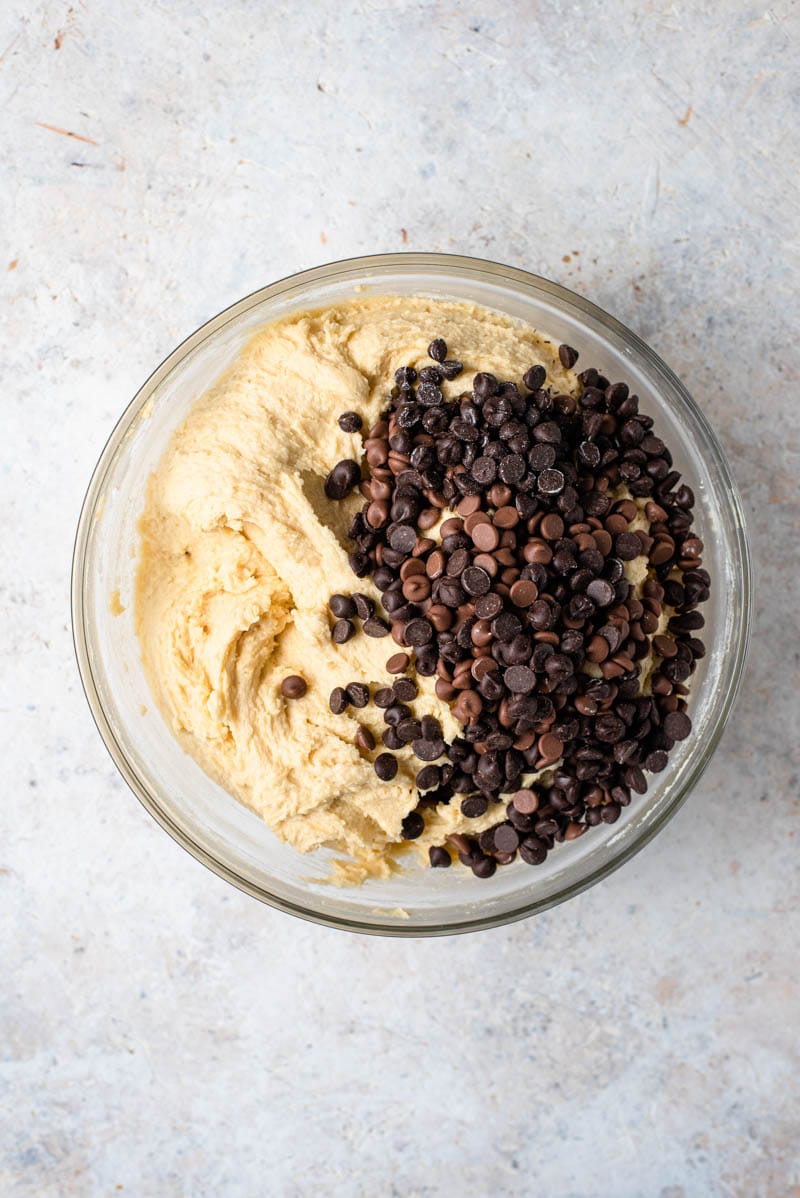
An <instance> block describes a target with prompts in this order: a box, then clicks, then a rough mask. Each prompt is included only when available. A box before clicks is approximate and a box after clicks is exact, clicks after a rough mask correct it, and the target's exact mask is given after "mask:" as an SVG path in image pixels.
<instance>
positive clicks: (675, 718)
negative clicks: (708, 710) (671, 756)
mask: <svg viewBox="0 0 800 1198" xmlns="http://www.w3.org/2000/svg"><path fill="white" fill-rule="evenodd" d="M663 727H664V731H665V732H666V734H667V736H668V737H669V738H670V740H686V737H687V736H688V735H689V733H690V732H691V731H692V721H691V720H690V719H689V717H688V715H686V713H685V712H683V711H671V712H670V713H669V714H668V715H667V716H666V717H665V718H664V724H663Z"/></svg>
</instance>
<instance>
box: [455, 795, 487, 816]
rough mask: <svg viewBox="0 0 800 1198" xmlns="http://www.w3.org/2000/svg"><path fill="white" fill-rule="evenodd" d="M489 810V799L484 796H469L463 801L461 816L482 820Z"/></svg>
mask: <svg viewBox="0 0 800 1198" xmlns="http://www.w3.org/2000/svg"><path fill="white" fill-rule="evenodd" d="M488 809H489V802H488V799H485V798H484V797H483V795H469V796H468V797H467V798H466V799H462V800H461V814H462V815H465V816H466V817H467V819H480V817H481V816H482V815H485V814H486V812H487V811H488Z"/></svg>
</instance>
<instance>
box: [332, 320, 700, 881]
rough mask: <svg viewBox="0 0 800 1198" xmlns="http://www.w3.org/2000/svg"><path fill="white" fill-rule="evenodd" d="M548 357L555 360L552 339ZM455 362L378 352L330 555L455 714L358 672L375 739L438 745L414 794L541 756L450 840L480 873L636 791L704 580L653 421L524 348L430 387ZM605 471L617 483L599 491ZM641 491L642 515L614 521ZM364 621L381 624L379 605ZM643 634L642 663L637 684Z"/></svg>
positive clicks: (443, 794) (454, 786) (665, 721)
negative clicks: (390, 357) (528, 774)
mask: <svg viewBox="0 0 800 1198" xmlns="http://www.w3.org/2000/svg"><path fill="white" fill-rule="evenodd" d="M437 340H439V339H437ZM442 352H443V353H444V354H446V352H447V350H446V346H444V347H442ZM437 353H438V350H437ZM559 357H560V361H561V363H562V365H563V366H565V367H566V368H571V366H572V365H574V351H573V350H572V349H571V347H568V346H564V347H561V350H560V354H559ZM460 369H461V364H460V363H457V362H455V361H453V362H452V363H451V362H450V361H449V360H448V359H447V358H446V357H442V358H437V357H433V359H432V364H431V365H429V366H426V367H425V368H424V369H423V370H421V371H420V372H419V375H417V374H416V372H415V371H414V370H413V369H412V368H410V367H409V368H401V369H400V370H399V371H398V372H397V374H396V378H395V382H396V387H395V388H394V389H393V391H392V394H391V397H390V404H389V406H388V407H387V409H386V411H385V412H384V413H383V418H382V419H381V420H380V421H379V422H378V423H376V424H375V425H374V426H373V427H372V428H371V429H370V430H369V434H368V436H366V437H365V456H366V459H367V467H368V469H369V471H370V475H369V477H368V479H367V481H366V482H365V483H364V484H363V486H362V491H363V493H364V499H365V502H364V505H363V507H362V510H361V512H360V513H359V514H358V515H357V516H356V517H355V518H354V520H353V522H352V525H351V529H350V536H351V538H352V539H353V541H354V542H355V546H354V549H353V551H352V552H351V553H350V555H349V560H350V564H351V567H352V569H353V570H354V572H355V573H356V574H357V575H358V576H359V577H365V576H366V575H371V576H372V579H373V581H374V582H375V585H376V587H377V588H378V589H379V590H380V591H381V593H382V596H383V607H384V610H385V611H386V613H387V614H388V618H389V622H390V624H391V631H392V635H393V636H394V639H395V640H396V641H397V642H398V644H403V645H409V646H412V647H413V648H414V665H415V667H416V671H417V673H418V674H419V675H425V676H431V675H438V677H437V678H436V680H435V691H436V694H437V696H438V697H439V698H440V699H441V700H442V701H444V702H448V703H449V704H451V711H452V714H453V716H454V718H455V719H456V720H458V722H459V723H460V724H461V726H462V735H461V736H460V737H457V738H456V739H455V741H454V742H453V744H452V745H450V746H448V745H446V744H445V741H444V737H443V735H442V731H441V728H440V727H439V725H438V724H437V722H436V721H435V720H432V718H431V717H430V716H425V717H423V718H422V719H415V718H414V717H413V716H412V714H411V711H410V708H409V707H408V706H407V705H406V703H405V702H404V701H403V700H408V701H409V702H411V701H413V697H415V696H416V684H415V683H413V682H412V681H411V680H410V679H408V678H403V677H401V678H398V679H397V682H396V686H395V689H394V690H391V689H390V688H379V689H378V690H377V691H376V694H375V696H374V702H375V704H376V706H377V707H379V708H381V709H382V710H383V711H384V713H385V715H384V719H385V721H386V723H387V727H386V731H385V733H384V734H383V740H384V744H385V746H386V748H387V749H389V750H391V751H394V750H396V749H399V748H400V747H402V745H403V744H407V743H409V742H410V743H411V745H412V748H413V751H414V753H415V755H416V756H417V758H418V759H419V760H420V761H421V762H425V761H428V762H433V761H439V760H440V759H441V764H438V765H427V766H424V767H423V768H421V769H420V774H419V780H418V785H419V787H420V789H421V791H422V792H423V797H422V798H421V800H420V802H421V803H423V804H427V805H430V806H438V805H439V804H442V803H447V802H448V801H449V800H450V799H451V797H452V796H453V794H457V795H458V796H459V798H460V801H461V802H463V803H465V804H466V805H467V806H466V809H467V810H470V809H471V807H470V800H473V799H477V808H478V809H480V808H481V807H482V806H483V804H486V803H490V802H491V801H492V800H494V801H502V799H503V796H504V795H506V794H508V793H509V792H511V793H513V792H514V786H515V785H516V786H519V781H518V780H519V779H520V778H521V777H522V776H523V771H524V770H526V769H530V770H533V769H541V768H542V766H543V765H549V766H550V767H551V768H552V769H553V773H554V778H553V781H552V782H551V785H549V786H548V787H544V788H542V790H541V791H539V790H535V789H526V790H523V791H521V792H519V793H520V798H519V803H520V808H519V809H518V808H517V806H516V805H515V803H514V801H511V802H508V801H507V800H506V802H507V818H506V819H505V820H502V819H498V821H497V823H496V824H495V826H494V827H492V828H490V829H487V830H486V831H485V832H484V833H482V834H481V836H480V838H479V839H478V841H476V840H475V839H473V838H464V837H461V838H460V839H458V840H457V839H452V840H451V843H452V844H453V845H454V847H456V849H457V851H458V853H459V858H460V860H461V861H462V862H463V863H465V864H468V865H470V866H472V867H473V868H475V867H476V866H477V870H476V872H477V873H478V874H479V876H480V873H481V871H484V872H486V871H489V872H491V871H492V870H493V869H494V868H495V863H499V864H503V863H507V862H509V861H511V860H513V859H514V857H515V856H516V854H517V853H519V856H520V857H521V859H522V860H523V861H527V862H529V863H540V862H541V861H542V860H544V858H545V857H546V855H547V852H548V851H549V849H550V848H551V847H552V846H553V845H554V843H555V842H557V841H562V840H571V839H576V838H577V837H578V836H580V835H581V834H582V833H583V832H584V831H585V830H586V828H587V827H589V826H591V825H595V824H598V823H612V822H614V821H615V820H616V819H618V818H619V815H620V813H621V811H622V809H623V808H624V807H625V806H627V804H628V803H629V802H630V798H631V793H632V792H635V793H636V794H640V793H643V792H644V790H645V789H646V778H645V775H644V772H643V768H642V766H643V765H644V767H645V768H646V769H648V770H650V769H653V770H656V771H657V770H658V769H661V768H664V767H665V765H666V761H667V754H668V753H669V751H670V750H671V748H672V747H673V745H674V744H675V743H676V742H677V741H678V740H680V739H682V738H685V737H686V736H688V735H690V732H691V722H690V720H689V717H688V715H686V713H685V712H684V710H683V707H684V705H685V704H684V696H685V695H686V694H687V686H686V682H687V680H688V679H689V676H690V674H691V672H692V669H693V667H694V662H695V661H696V660H697V659H698V658H699V657H701V656H702V655H703V652H704V647H703V644H702V642H701V641H699V640H698V639H697V637H696V636H693V635H692V634H693V633H695V632H696V631H697V630H698V629H699V628H700V627H702V623H703V621H702V617H701V616H700V615H699V613H697V612H696V608H697V606H698V604H700V603H702V602H704V601H705V599H707V598H708V595H709V583H710V578H709V576H708V574H707V572H706V571H703V570H702V567H701V566H700V565H699V560H700V555H701V554H702V551H703V545H702V541H701V539H700V538H699V537H698V536H697V535H695V533H694V532H693V530H692V524H693V511H692V509H693V505H694V496H693V495H692V493H691V490H690V489H689V488H685V489H683V490H681V489H680V487H679V485H678V484H679V483H680V476H679V474H678V473H677V472H676V471H675V470H673V469H672V459H671V457H670V455H669V452H668V450H667V449H666V448H665V446H664V443H663V442H662V441H661V440H660V439H659V438H658V437H656V436H655V435H654V433H653V421H652V420H651V419H650V418H649V417H648V416H647V415H646V414H644V413H640V412H639V405H638V399H637V397H636V396H633V395H631V394H630V393H629V390H628V388H627V386H626V385H625V384H622V383H619V384H617V383H615V384H610V383H609V381H608V379H606V378H604V377H603V376H602V375H601V373H600V372H599V371H597V370H594V369H591V368H590V369H589V370H586V371H583V372H582V373H581V375H580V381H581V384H582V387H583V390H582V392H581V395H580V400H579V401H578V400H576V399H575V398H574V397H572V396H571V395H568V394H555V395H553V394H551V393H550V392H549V391H547V390H544V389H543V388H544V385H545V383H546V374H545V371H544V369H543V368H542V367H541V366H535V367H531V369H530V371H528V372H526V376H525V380H524V382H525V385H526V387H527V389H528V392H529V394H527V395H523V394H522V393H521V392H520V389H519V387H518V386H517V385H516V384H515V383H514V382H512V381H500V380H498V379H497V377H495V376H494V375H492V374H489V373H488V372H480V373H479V374H477V375H476V376H475V378H474V380H473V391H472V394H467V393H465V394H464V395H462V396H460V397H459V399H457V400H454V401H449V402H445V400H444V396H443V395H442V389H441V384H442V382H443V380H444V379H445V378H448V377H454V375H455V373H456V371H457V370H460ZM415 386H416V391H415ZM354 431H355V430H354ZM332 473H333V472H332ZM353 478H354V481H358V479H356V478H355V475H353ZM622 483H624V484H626V485H627V487H628V488H629V491H630V492H631V494H632V495H633V496H634V499H633V500H632V499H630V498H623V499H619V498H615V496H618V495H619V491H618V489H617V488H618V487H619V486H620V484H622ZM637 500H638V501H639V502H636V501H637ZM640 505H641V506H642V507H644V514H645V516H646V518H647V519H648V520H649V521H650V524H651V526H652V527H651V529H650V532H649V533H645V532H643V531H642V532H637V533H634V532H633V530H632V529H631V527H630V525H631V522H632V521H633V520H634V518H635V517H636V516H637V513H638V511H639V510H640ZM448 507H449V508H451V509H452V508H455V509H456V510H457V512H458V518H457V519H454V518H452V517H449V518H447V519H445V520H444V522H443V524H442V527H441V533H440V539H441V544H440V545H438V546H437V544H436V542H435V541H434V540H433V538H428V537H426V536H425V535H424V534H425V533H426V532H428V531H430V530H432V529H433V528H434V527H435V526H436V525H437V523H438V521H439V520H440V516H441V513H442V511H443V509H446V508H448ZM636 558H642V559H644V560H645V561H646V562H647V569H648V577H647V579H646V580H645V583H644V587H643V589H642V591H641V598H640V597H639V595H638V594H636V593H634V591H633V589H632V587H631V585H630V584H629V582H628V580H627V579H626V578H625V567H624V562H625V561H632V560H634V559H636ZM363 598H364V599H365V600H366V599H368V597H366V596H364V597H363ZM369 602H370V603H371V600H370V601H369ZM351 605H352V606H351ZM356 605H358V606H360V605H359V604H358V599H357V597H356V596H354V597H353V600H352V601H351V600H350V599H349V597H347V596H340V597H338V598H336V599H335V600H332V605H331V611H332V612H333V614H334V616H335V617H336V619H337V620H341V621H351V620H352V619H353V615H354V614H358V615H359V616H360V617H361V619H362V620H363V621H364V625H365V628H366V625H367V623H368V622H369V621H370V620H372V619H376V617H375V614H374V609H370V610H369V611H368V612H366V613H365V612H364V611H363V610H356V612H354V611H353V606H356ZM663 606H667V607H669V608H671V609H672V612H674V614H672V612H671V613H670V614H671V620H670V624H669V630H668V635H663V634H661V633H658V631H657V630H658V628H659V623H660V620H661V619H662V607H663ZM337 607H338V610H336V608H337ZM511 607H513V608H514V611H511V610H509V609H510V608H511ZM515 613H516V614H515ZM379 626H380V627H381V631H383V632H384V634H385V632H386V631H387V630H388V625H384V624H383V623H382V622H381V624H380V625H379ZM651 637H654V638H656V639H654V641H653V645H652V649H653V652H654V653H655V654H657V655H658V663H659V664H658V667H657V669H656V670H655V672H654V673H653V675H652V694H648V695H643V694H642V692H641V665H640V663H641V662H642V661H643V660H644V659H645V658H646V656H647V652H648V648H649V645H648V638H651ZM659 650H661V652H659ZM396 658H399V660H398V661H397V664H396V665H395V666H394V668H395V669H396V670H397V672H398V673H399V674H403V673H404V672H405V670H407V669H408V667H409V664H410V662H409V655H408V654H395V655H393V658H390V663H393V662H394V659H396ZM585 662H588V663H589V664H590V665H594V666H595V667H599V670H598V671H597V672H599V673H600V674H601V677H599V678H593V677H592V676H591V674H590V673H587V672H586V670H585V669H584V663H585ZM387 668H389V669H390V672H391V666H387ZM362 685H363V684H362ZM353 697H355V700H356V703H357V702H358V701H359V693H358V692H355V693H352V688H351V698H353ZM346 702H347V695H345V703H346ZM448 757H449V758H450V760H449V761H447V760H446V758H448ZM426 770H427V771H429V773H428V774H426ZM475 791H479V792H480V793H479V794H478V795H477V796H476V794H475ZM540 804H541V806H540ZM489 809H490V808H489V807H486V810H489ZM498 814H501V813H500V812H498ZM519 838H521V839H522V845H521V846H519V847H517V845H516V841H517V840H518V839H519ZM444 852H445V854H446V855H447V859H448V860H449V854H447V850H444ZM487 876H488V873H487Z"/></svg>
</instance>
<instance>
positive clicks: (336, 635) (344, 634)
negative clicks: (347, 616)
mask: <svg viewBox="0 0 800 1198" xmlns="http://www.w3.org/2000/svg"><path fill="white" fill-rule="evenodd" d="M355 633H356V626H355V624H353V622H352V621H351V620H337V621H336V623H335V624H334V626H333V628H332V629H331V638H332V639H333V641H334V643H335V644H337V645H344V644H346V642H347V641H349V640H350V638H351V637H352V636H355Z"/></svg>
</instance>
